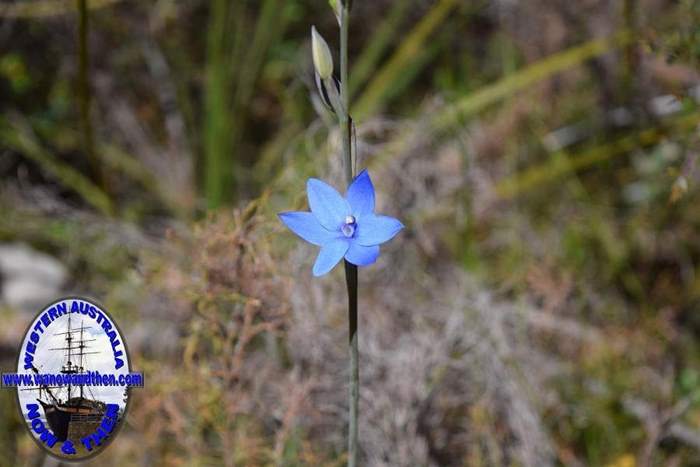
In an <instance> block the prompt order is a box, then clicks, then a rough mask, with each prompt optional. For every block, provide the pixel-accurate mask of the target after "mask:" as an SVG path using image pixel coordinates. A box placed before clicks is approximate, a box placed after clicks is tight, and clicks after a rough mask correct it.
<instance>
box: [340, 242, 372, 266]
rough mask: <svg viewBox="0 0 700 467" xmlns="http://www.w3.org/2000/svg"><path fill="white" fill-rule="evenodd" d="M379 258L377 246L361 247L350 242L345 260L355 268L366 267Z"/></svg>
mask: <svg viewBox="0 0 700 467" xmlns="http://www.w3.org/2000/svg"><path fill="white" fill-rule="evenodd" d="M378 257H379V245H374V246H362V245H360V244H359V243H357V242H351V243H350V248H348V252H347V253H345V259H346V260H348V261H349V262H351V263H352V264H354V265H355V266H368V265H370V264H372V263H374V262H375V261H377V258H378Z"/></svg>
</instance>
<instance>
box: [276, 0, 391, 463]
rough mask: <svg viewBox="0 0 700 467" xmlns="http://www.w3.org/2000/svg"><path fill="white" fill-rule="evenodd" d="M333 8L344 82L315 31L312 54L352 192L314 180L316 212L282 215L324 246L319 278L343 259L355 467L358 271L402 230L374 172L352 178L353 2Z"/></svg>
mask: <svg viewBox="0 0 700 467" xmlns="http://www.w3.org/2000/svg"><path fill="white" fill-rule="evenodd" d="M330 3H331V6H332V7H333V10H334V11H335V14H336V17H337V19H338V24H339V26H340V82H338V80H336V79H335V78H334V77H333V57H332V55H331V51H330V49H329V48H328V44H327V43H326V41H325V40H323V38H322V37H321V35H320V34H319V33H318V32H317V31H316V28H312V29H311V41H312V52H313V61H314V67H315V70H316V84H317V85H318V89H319V92H320V94H321V97H322V99H323V102H324V103H325V104H326V105H327V106H328V108H329V109H330V110H331V111H333V112H334V113H335V114H336V116H337V117H338V123H339V126H340V133H341V137H342V142H343V161H344V166H345V178H346V183H347V185H348V188H347V192H346V195H345V197H343V196H341V194H340V193H338V192H337V191H336V190H335V189H334V188H333V187H332V186H330V185H328V184H326V183H324V182H323V181H321V180H318V179H315V178H311V179H309V180H308V181H307V183H306V193H307V197H308V201H309V208H310V209H311V212H285V213H281V214H280V219H281V220H282V222H284V224H285V225H286V226H287V227H289V229H290V230H292V232H294V233H295V234H297V235H298V236H300V237H301V238H303V239H304V240H306V241H308V242H310V243H313V244H314V245H318V246H320V247H321V250H320V251H319V253H318V257H317V258H316V262H315V263H314V266H313V274H314V276H321V275H324V274H326V273H327V272H329V271H330V270H331V269H333V267H335V265H336V264H338V262H340V260H341V259H344V263H345V281H346V284H347V289H348V324H349V335H348V338H349V345H350V405H349V412H350V413H349V429H348V466H350V467H355V466H356V465H357V451H358V446H357V419H358V410H357V406H358V400H359V366H358V344H357V267H358V266H368V265H370V264H372V263H374V262H375V261H376V260H377V258H378V257H379V245H380V244H381V243H384V242H386V241H388V240H390V239H391V238H393V237H394V235H396V234H397V233H398V232H399V231H400V230H401V229H402V228H403V225H402V224H401V222H399V221H398V220H397V219H394V218H393V217H388V216H380V215H377V214H375V213H374V204H375V199H374V186H373V185H372V180H371V179H370V176H369V173H367V171H366V170H363V171H362V172H360V174H359V175H358V176H357V177H354V174H353V164H352V160H353V158H352V153H351V141H350V139H351V135H352V119H351V118H350V115H349V108H350V106H349V98H348V90H347V89H348V27H349V24H348V18H349V13H350V0H330Z"/></svg>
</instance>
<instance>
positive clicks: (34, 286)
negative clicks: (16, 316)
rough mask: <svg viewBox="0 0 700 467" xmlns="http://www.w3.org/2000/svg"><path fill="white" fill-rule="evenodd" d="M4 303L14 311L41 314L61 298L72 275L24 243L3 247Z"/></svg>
mask: <svg viewBox="0 0 700 467" xmlns="http://www.w3.org/2000/svg"><path fill="white" fill-rule="evenodd" d="M0 275H2V300H3V301H4V302H5V303H7V304H8V305H10V306H11V307H13V308H17V309H20V310H24V311H33V312H36V311H38V308H39V307H41V306H43V305H45V304H46V303H47V302H49V301H51V300H53V299H55V298H57V297H58V296H59V295H60V291H61V287H62V286H63V284H64V282H65V281H66V278H67V276H68V273H67V271H66V268H65V267H64V266H63V265H62V264H61V263H60V262H59V261H58V260H56V259H55V258H53V257H52V256H49V255H47V254H45V253H41V252H38V251H36V250H33V249H31V248H30V247H28V246H27V245H24V244H21V243H12V244H3V245H0Z"/></svg>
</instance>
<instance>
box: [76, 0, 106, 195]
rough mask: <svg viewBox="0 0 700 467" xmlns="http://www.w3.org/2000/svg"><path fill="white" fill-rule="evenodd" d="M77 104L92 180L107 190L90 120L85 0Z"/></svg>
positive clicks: (80, 1)
mask: <svg viewBox="0 0 700 467" xmlns="http://www.w3.org/2000/svg"><path fill="white" fill-rule="evenodd" d="M78 14H79V22H78V101H79V102H78V103H79V110H80V126H81V136H82V149H83V153H85V157H87V159H88V163H89V164H90V171H91V172H92V177H93V180H95V182H96V185H97V186H99V187H100V188H102V189H103V190H105V191H106V190H107V188H108V187H107V182H106V180H105V177H104V172H103V171H102V168H101V166H100V162H99V160H98V158H97V154H96V153H95V138H94V134H93V131H92V122H91V120H90V101H91V98H92V96H91V93H90V81H89V69H90V58H89V55H88V9H87V2H86V0H78Z"/></svg>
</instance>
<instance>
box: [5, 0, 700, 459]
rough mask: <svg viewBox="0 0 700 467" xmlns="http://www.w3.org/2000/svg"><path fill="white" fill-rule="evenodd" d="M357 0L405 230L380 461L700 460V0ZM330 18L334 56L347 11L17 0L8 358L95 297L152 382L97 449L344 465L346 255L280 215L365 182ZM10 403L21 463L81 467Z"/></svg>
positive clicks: (366, 144) (12, 41)
mask: <svg viewBox="0 0 700 467" xmlns="http://www.w3.org/2000/svg"><path fill="white" fill-rule="evenodd" d="M353 3H354V5H353V10H352V17H351V22H352V26H351V35H350V75H351V80H350V83H349V88H350V90H351V93H352V100H353V103H352V112H351V113H352V114H353V117H354V120H355V122H356V124H357V153H358V167H360V168H361V167H368V168H369V170H370V172H371V174H372V177H373V180H374V183H375V186H376V188H377V196H378V210H379V211H380V212H383V213H386V214H388V215H392V216H395V217H398V218H399V219H401V220H402V221H403V222H404V224H406V226H407V228H406V229H405V230H404V231H403V232H402V233H401V234H400V235H399V236H398V237H397V238H396V239H395V240H394V241H392V242H391V243H389V244H387V245H386V247H384V248H383V250H382V256H381V257H380V259H379V260H378V262H377V264H375V265H373V266H372V267H368V268H362V269H361V270H360V323H359V327H360V328H359V336H360V337H359V342H360V372H361V385H362V386H361V400H360V417H361V420H360V443H361V447H362V453H361V465H367V466H462V465H469V466H533V467H534V466H547V465H562V466H589V465H591V466H614V467H631V466H635V465H639V466H692V465H700V368H699V366H698V365H699V364H700V353H699V350H700V349H699V348H698V347H699V346H698V344H699V342H700V340H699V337H700V318H699V315H698V307H699V306H700V276H699V272H700V270H699V269H698V264H699V263H698V262H699V260H700V229H699V227H700V209H699V208H698V204H699V203H700V190H698V181H699V180H700V173H699V171H700V169H698V168H697V165H698V161H697V158H698V151H699V150H700V138H699V136H700V135H699V134H698V124H699V123H700V108H698V102H699V101H698V99H700V87H699V86H700V80H699V78H700V75H699V73H698V63H699V60H700V29H698V24H700V2H697V1H693V0H677V1H671V0H618V1H615V0H581V1H576V2H572V1H566V0H529V1H518V0H411V1H408V0H405V1H403V0H402V1H388V0H373V1H362V0H355V1H354V2H353ZM312 24H315V25H316V27H317V28H318V29H319V31H320V32H321V34H322V35H323V36H324V37H325V38H326V40H327V41H328V42H329V44H330V45H331V48H332V49H333V50H334V51H335V50H337V45H338V32H337V24H336V22H335V18H334V15H333V12H332V10H331V9H330V8H329V6H328V4H327V3H326V2H325V1H323V0H260V1H244V0H240V1H227V0H190V1H176V0H157V1H154V0H147V1H134V0H121V1H120V0H70V1H68V0H23V1H8V0H5V1H3V2H2V3H0V177H1V178H0V180H1V183H0V281H1V282H0V283H1V289H0V290H1V297H0V316H1V318H2V324H1V325H0V364H1V365H2V369H3V370H4V371H11V370H12V368H13V366H14V365H15V362H16V358H17V352H18V348H19V344H20V341H21V339H22V336H23V333H24V331H25V328H26V326H27V325H28V323H29V322H30V320H31V319H33V317H34V315H35V313H37V312H38V311H39V309H40V308H41V307H42V306H43V305H44V304H45V303H47V302H48V301H50V300H52V299H54V298H56V297H58V296H61V295H65V294H68V293H72V294H75V293H78V294H86V295H88V296H93V297H95V298H97V299H98V300H100V301H101V302H102V303H103V304H104V306H105V307H106V308H107V310H108V311H109V312H110V313H111V314H112V316H113V317H114V318H115V320H116V321H117V322H118V323H119V325H120V327H121V329H122V332H123V334H124V335H125V337H126V338H127V339H128V344H129V349H130V352H131V354H132V355H131V357H132V361H133V364H134V367H135V369H136V370H139V371H143V372H144V373H145V374H146V387H145V388H144V389H141V390H137V391H134V393H133V398H132V400H131V406H130V409H129V410H130V411H129V414H128V419H127V420H126V423H125V426H124V427H123V429H122V431H121V433H120V434H119V437H118V439H117V441H116V442H115V443H113V444H112V445H110V446H109V448H108V449H107V450H106V451H105V452H104V453H103V454H101V455H100V456H99V457H98V458H97V459H96V460H94V461H93V462H92V463H91V464H92V465H109V466H111V465H113V466H122V465H143V466H150V465H167V466H171V465H172V466H190V465H192V466H214V465H226V466H273V465H274V466H306V465H313V466H316V465H318V466H342V465H344V462H345V457H344V451H345V430H346V423H347V420H346V413H347V385H346V384H347V376H348V373H347V348H346V339H347V316H346V313H347V311H346V295H345V286H344V278H343V273H342V268H336V270H334V271H333V272H332V273H331V274H329V275H327V276H325V277H323V278H321V279H314V280H312V279H311V265H312V263H313V260H314V257H315V253H316V248H315V247H313V246H311V245H308V244H305V243H304V242H301V241H298V240H297V239H296V238H295V237H294V236H293V235H292V234H290V233H289V232H288V231H286V230H285V229H284V228H283V227H282V225H281V223H280V222H279V221H278V220H277V218H276V215H275V214H276V213H277V212H279V211H283V210H294V209H306V207H307V206H306V198H305V180H306V178H307V177H309V176H318V177H320V178H323V179H324V180H327V181H329V182H330V183H332V184H334V185H336V186H338V187H341V186H342V184H343V176H342V173H343V172H342V164H341V155H340V154H341V150H340V144H339V142H340V140H339V134H338V132H337V129H336V123H335V121H334V120H333V117H332V116H330V115H328V114H327V113H326V111H325V109H324V107H323V106H322V105H320V101H319V99H318V97H317V95H316V90H315V85H314V84H313V75H312V64H311V58H310V57H311V54H310V28H311V25H312ZM337 63H338V61H337V55H336V64H337ZM0 414H2V417H0V452H1V453H2V455H0V465H8V466H9V465H30V466H39V465H58V462H57V461H53V460H52V459H50V458H46V456H45V454H44V453H43V452H42V451H41V450H39V449H38V448H37V447H36V446H35V444H34V442H33V441H32V440H31V439H30V436H29V435H28V434H27V432H26V431H25V428H24V426H23V423H22V421H21V420H20V417H19V411H18V410H17V407H16V400H15V395H14V393H13V392H12V391H0Z"/></svg>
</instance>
